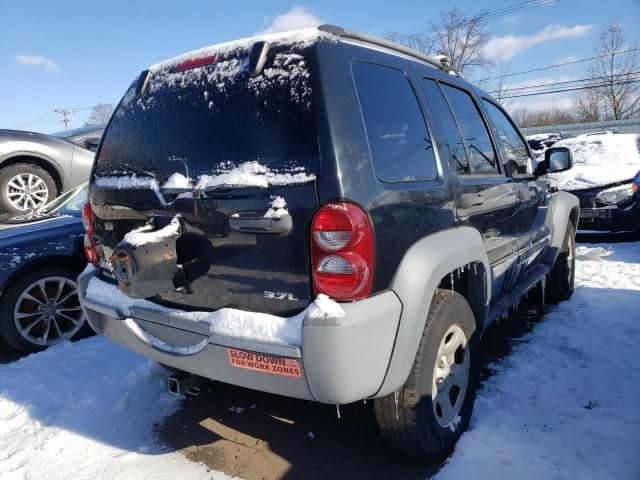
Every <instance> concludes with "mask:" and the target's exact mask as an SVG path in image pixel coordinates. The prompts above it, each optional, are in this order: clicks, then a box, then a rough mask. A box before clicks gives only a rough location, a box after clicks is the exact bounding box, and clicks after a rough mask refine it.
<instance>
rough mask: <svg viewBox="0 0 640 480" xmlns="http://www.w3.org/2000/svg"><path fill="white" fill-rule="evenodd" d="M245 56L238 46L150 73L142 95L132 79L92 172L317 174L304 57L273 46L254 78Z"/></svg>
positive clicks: (165, 176) (159, 177)
mask: <svg viewBox="0 0 640 480" xmlns="http://www.w3.org/2000/svg"><path fill="white" fill-rule="evenodd" d="M248 55H249V52H248V51H247V50H245V49H240V50H235V51H233V52H229V53H227V54H225V55H219V56H218V58H217V61H216V63H215V64H211V65H206V66H202V67H198V68H193V69H189V70H185V71H179V72H176V71H175V70H174V67H168V68H167V67H165V68H164V69H162V70H160V71H157V72H154V73H152V75H151V77H150V79H149V82H148V86H147V87H146V90H145V91H144V93H143V95H141V98H135V85H136V82H134V83H133V84H132V86H131V87H130V88H129V90H128V91H127V93H126V94H125V96H124V98H123V100H122V102H121V104H120V105H119V107H118V109H117V110H116V112H115V113H114V115H113V118H112V120H111V123H110V125H109V128H108V131H107V133H106V136H105V140H104V142H103V146H102V148H101V150H100V153H99V157H98V159H97V162H96V168H95V175H96V176H100V177H102V176H112V175H127V174H136V175H146V176H151V177H154V179H155V180H156V181H157V182H158V183H159V184H160V185H162V184H163V183H164V182H166V181H167V179H168V178H169V177H171V176H172V175H173V174H174V173H179V174H181V175H185V176H187V177H189V178H190V179H192V181H194V182H196V181H197V179H198V177H201V176H203V175H217V174H220V173H224V172H228V171H230V170H233V169H234V168H236V167H238V166H240V165H242V164H246V163H247V162H253V163H252V165H255V162H257V164H259V165H260V166H262V167H265V168H266V169H268V170H269V171H272V172H275V173H278V172H285V173H293V174H296V173H305V172H306V173H312V172H316V171H317V163H318V140H317V127H316V119H315V114H314V109H313V102H312V95H311V82H310V73H309V68H308V67H309V66H308V60H307V58H306V56H305V52H304V51H303V50H297V51H296V50H292V49H291V47H287V48H285V47H280V48H279V49H273V48H272V49H271V51H270V52H269V56H268V60H267V63H266V65H265V68H264V70H263V72H262V73H261V74H260V75H259V76H257V77H255V78H252V77H250V76H249V73H248V69H247V66H248ZM262 167H261V168H262ZM252 168H253V167H252Z"/></svg>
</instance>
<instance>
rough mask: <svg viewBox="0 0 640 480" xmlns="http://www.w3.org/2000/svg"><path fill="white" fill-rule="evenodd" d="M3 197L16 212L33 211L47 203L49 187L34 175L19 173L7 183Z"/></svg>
mask: <svg viewBox="0 0 640 480" xmlns="http://www.w3.org/2000/svg"><path fill="white" fill-rule="evenodd" d="M5 196H6V198H7V200H8V201H9V203H10V204H11V206H12V207H13V208H15V209H16V210H22V211H25V210H32V209H34V210H35V209H38V208H40V207H41V206H43V205H45V204H46V203H47V202H48V201H49V187H47V184H46V182H45V181H44V180H43V179H42V178H41V177H39V176H38V175H36V174H34V173H19V174H18V175H15V176H14V177H12V178H11V179H10V180H9V182H8V183H7V186H6V188H5Z"/></svg>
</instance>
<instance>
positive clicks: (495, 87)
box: [479, 54, 512, 108]
mask: <svg viewBox="0 0 640 480" xmlns="http://www.w3.org/2000/svg"><path fill="white" fill-rule="evenodd" d="M508 74H509V66H508V65H505V63H504V60H503V58H502V54H501V55H500V57H499V58H498V75H497V76H495V77H493V78H492V80H494V82H489V80H484V81H481V82H480V83H479V85H480V87H481V88H483V89H484V90H486V91H487V92H489V93H490V94H491V95H493V97H494V98H495V99H496V100H497V101H498V102H499V103H500V104H501V105H502V106H503V107H505V108H507V107H508V106H509V105H511V102H512V100H511V98H509V96H508V94H509V89H510V88H511V84H512V81H511V80H510V78H511V77H510V76H509V75H508Z"/></svg>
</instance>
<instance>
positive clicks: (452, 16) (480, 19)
mask: <svg viewBox="0 0 640 480" xmlns="http://www.w3.org/2000/svg"><path fill="white" fill-rule="evenodd" d="M431 33H432V35H433V36H434V37H435V39H436V41H435V52H436V53H437V54H438V55H446V56H447V57H449V58H450V59H451V66H452V67H453V69H454V70H455V71H456V72H458V73H460V74H461V75H468V74H469V73H470V71H471V70H472V69H473V68H477V67H480V68H486V67H489V66H490V65H492V64H493V62H492V61H491V60H490V59H489V57H487V56H486V55H485V53H484V47H485V45H486V44H487V42H488V41H489V30H488V28H487V20H486V18H485V16H484V15H476V16H473V17H470V16H468V15H465V14H464V13H462V12H461V11H460V10H458V9H457V8H456V7H454V8H452V9H451V10H449V11H447V12H442V13H441V14H440V22H439V23H437V24H433V23H432V24H431Z"/></svg>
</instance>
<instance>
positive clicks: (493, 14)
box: [400, 0, 560, 37]
mask: <svg viewBox="0 0 640 480" xmlns="http://www.w3.org/2000/svg"><path fill="white" fill-rule="evenodd" d="M559 1H560V0H529V1H526V2H519V3H514V4H512V5H508V6H506V7H502V8H497V9H494V10H487V11H485V12H482V13H479V14H477V15H474V16H472V17H470V18H469V20H467V21H466V22H464V23H463V25H465V24H467V23H471V22H475V21H478V20H492V19H494V18H498V17H504V16H507V15H512V14H514V13H519V12H522V11H525V10H529V9H531V8H537V7H542V6H544V5H550V4H552V3H557V2H559ZM429 30H430V27H426V28H425V27H423V28H419V29H416V30H412V31H409V32H405V33H401V34H400V36H403V37H410V36H411V35H419V34H421V33H426V32H428V31H429Z"/></svg>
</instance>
